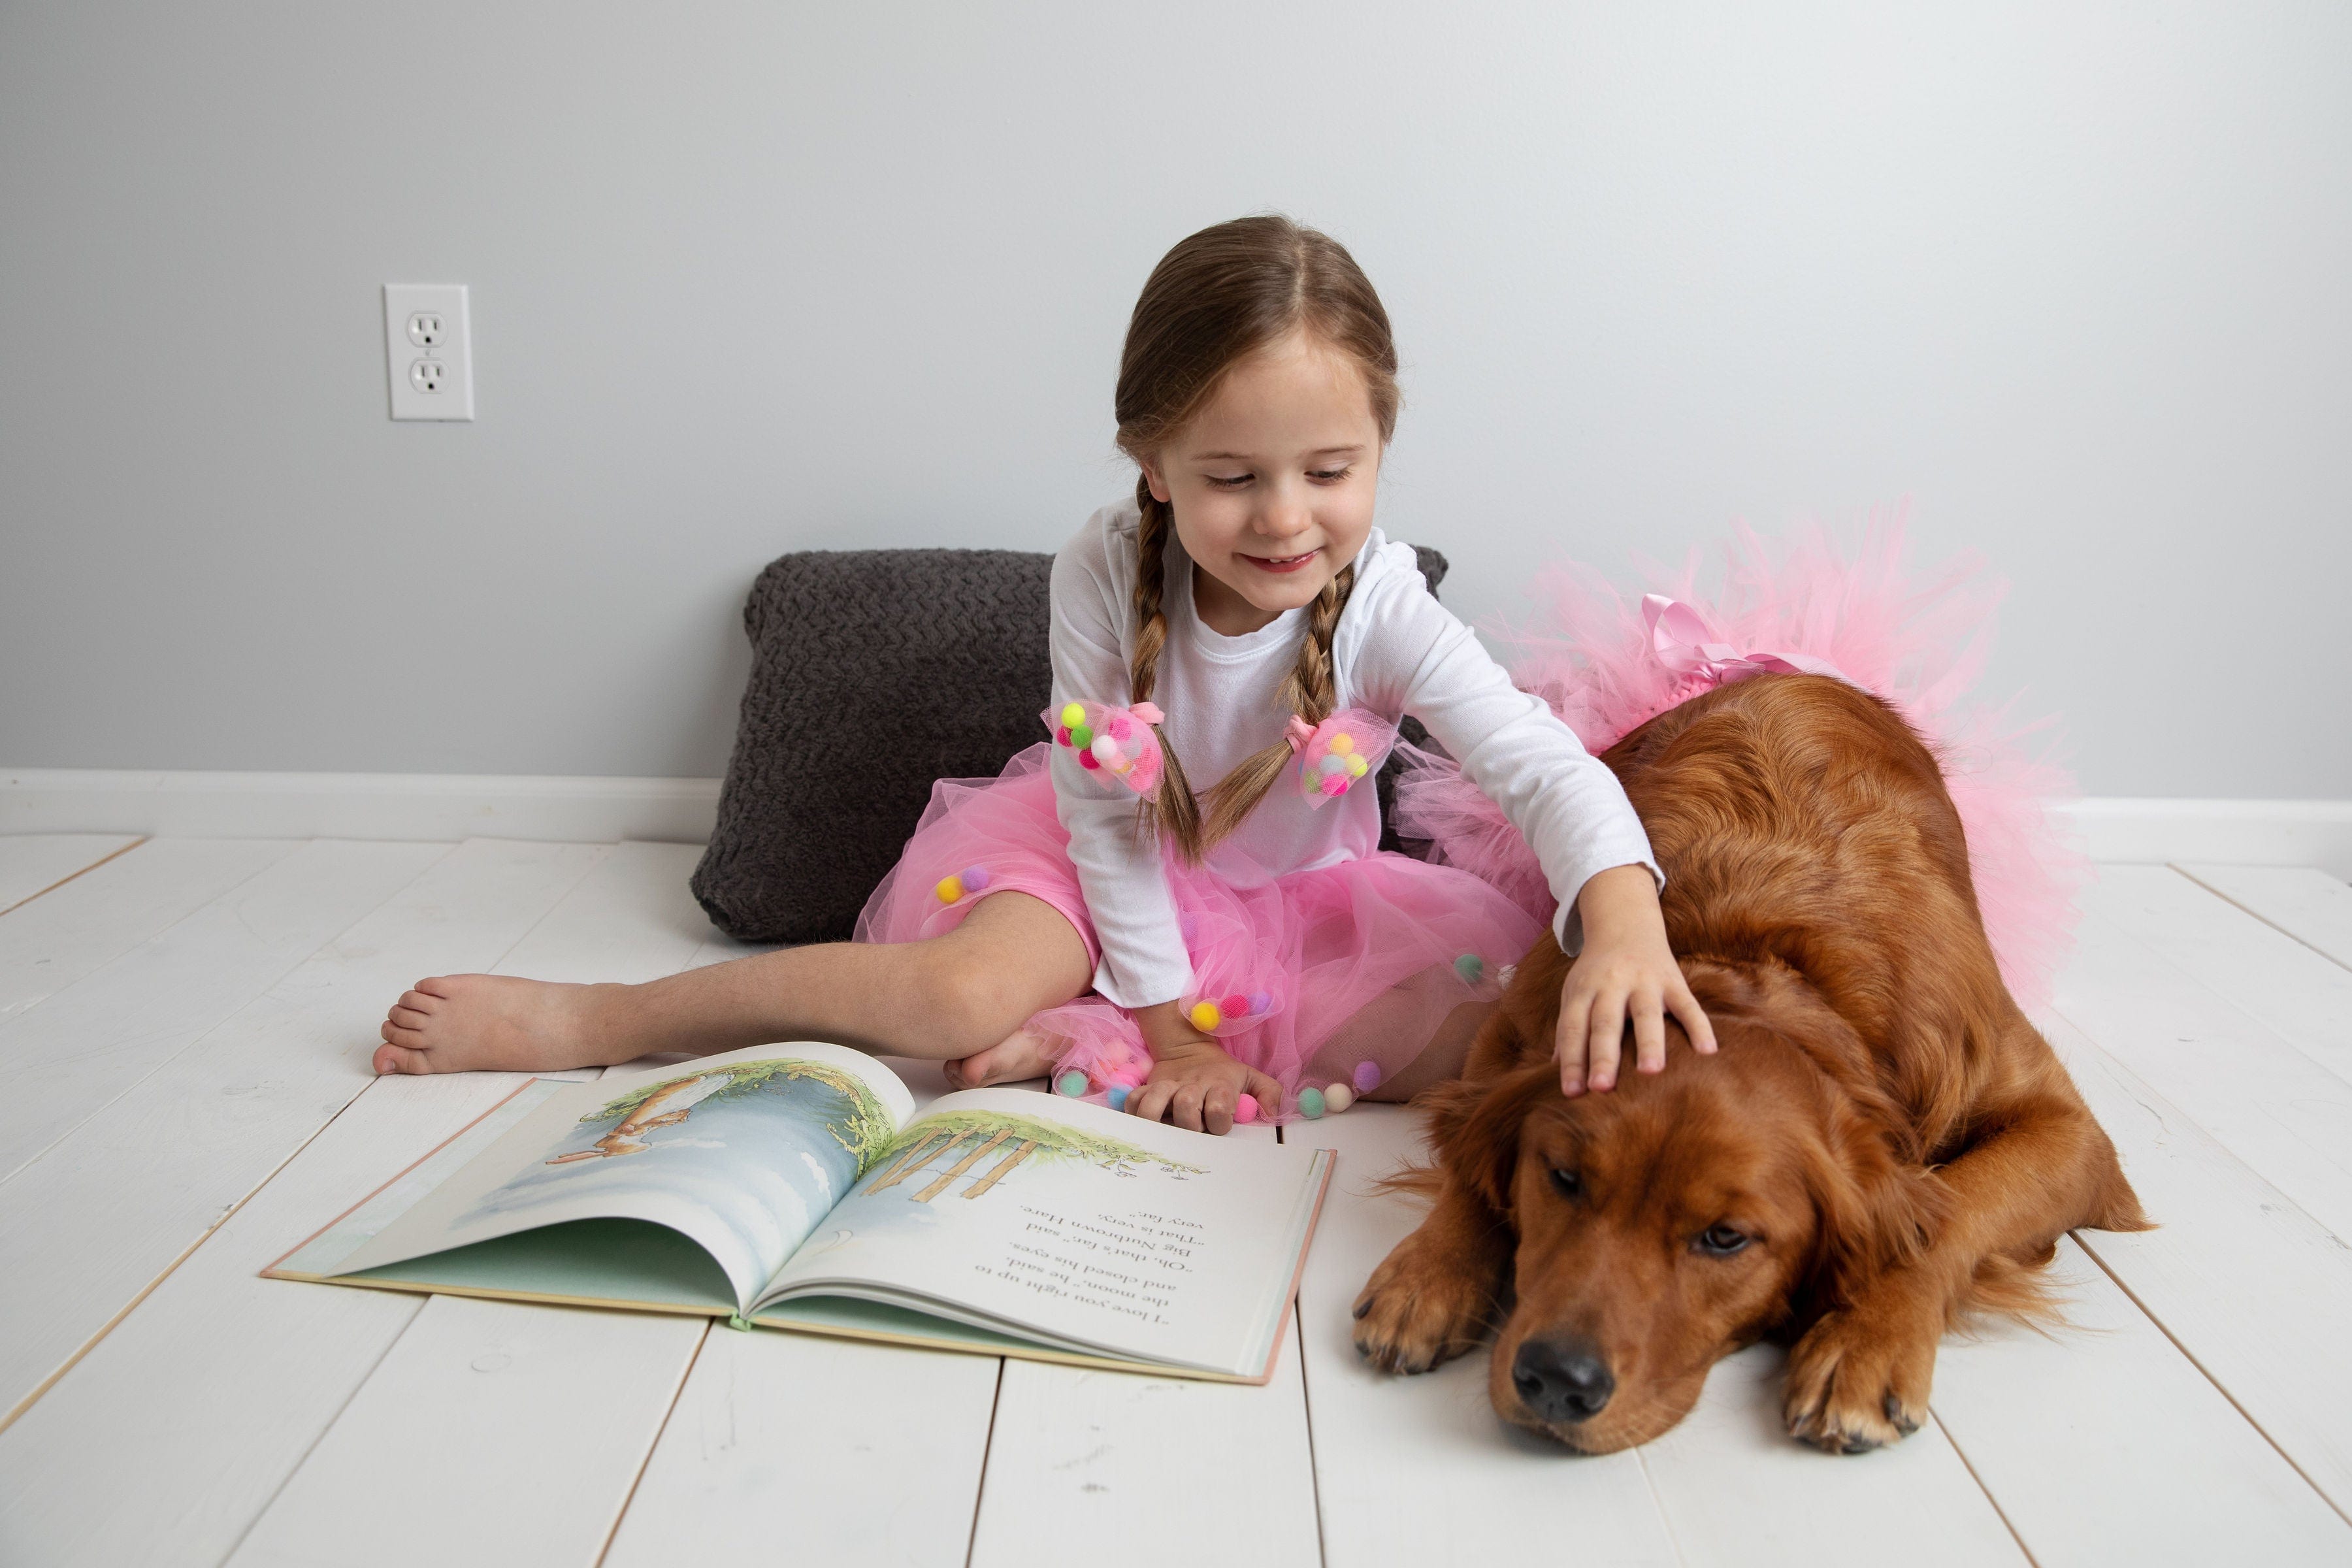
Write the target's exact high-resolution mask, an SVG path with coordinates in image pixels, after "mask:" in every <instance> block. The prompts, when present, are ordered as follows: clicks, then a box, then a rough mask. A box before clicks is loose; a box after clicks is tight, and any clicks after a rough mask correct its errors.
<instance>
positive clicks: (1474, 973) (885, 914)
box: [856, 742, 1544, 1121]
mask: <svg viewBox="0 0 2352 1568" xmlns="http://www.w3.org/2000/svg"><path fill="white" fill-rule="evenodd" d="M1048 754H1049V748H1048V747H1047V746H1046V745H1045V744H1044V743H1042V742H1041V743H1040V744H1038V745H1035V746H1032V747H1030V748H1029V749H1028V750H1027V751H1025V752H1022V753H1021V754H1020V755H1018V756H1016V757H1014V758H1013V760H1012V761H1011V762H1010V763H1006V764H1005V765H1004V771H1003V773H1001V774H999V775H998V776H997V777H995V778H992V779H942V780H940V782H939V783H938V784H934V785H932V786H931V803H930V805H929V808H928V809H927V810H925V812H924V813H923V818H922V821H921V823H920V824H919V825H918V826H917V827H916V829H915V834H914V837H912V838H910V839H908V842H907V847H906V849H905V851H904V852H903V853H902V854H901V855H900V856H899V858H898V865H897V866H896V867H895V868H892V870H891V872H890V874H889V875H888V876H887V877H885V878H884V879H882V883H881V885H880V886H879V887H877V888H876V889H874V894H873V896H872V897H871V898H870V899H868V900H866V908H865V910H864V912H862V913H861V914H860V915H859V916H858V918H857V930H856V940H857V941H859V942H914V941H917V940H919V939H921V938H924V937H932V936H939V935H940V934H942V933H944V932H947V931H952V930H954V929H955V928H956V927H957V926H958V925H959V924H961V922H962V921H963V919H964V917H965V916H967V915H969V914H970V913H971V910H972V909H973V907H974V906H976V905H977V904H978V903H979V902H980V900H982V899H983V898H987V897H990V896H992V895H993V894H996V893H1000V892H1008V891H1010V892H1023V893H1028V894H1030V895H1032V896H1033V897H1035V898H1039V899H1043V900H1045V902H1047V903H1049V904H1051V905H1053V906H1054V907H1055V909H1057V910H1060V911H1061V912H1062V913H1063V915H1064V916H1066V918H1067V919H1068V920H1069V922H1070V924H1071V925H1072V926H1073V927H1075V928H1076V931H1077V933H1078V935H1079V937H1080V938H1081V939H1082V940H1083V941H1084V942H1086V945H1087V959H1088V961H1089V962H1090V963H1094V962H1099V960H1100V958H1101V948H1100V946H1099V944H1098V943H1097V941H1096V939H1095V931H1094V925H1093V922H1092V921H1089V920H1088V919H1087V907H1086V901H1085V900H1084V899H1083V898H1082V897H1081V895H1080V893H1079V890H1078V877H1077V872H1076V868H1073V867H1072V866H1071V864H1070V857H1069V848H1068V846H1069V835H1068V834H1067V833H1066V832H1065V831H1064V830H1063V827H1062V824H1061V821H1060V819H1059V817H1058V816H1056V815H1055V808H1054V784H1053V780H1052V779H1051V777H1050V776H1049V775H1048V774H1047V773H1046V758H1047V755H1048ZM1163 865H1164V867H1165V869H1166V873H1167V877H1168V884H1169V888H1170V890H1171V892H1172V893H1173V895H1174V898H1175V903H1176V910H1177V919H1178V921H1179V922H1180V925H1181V930H1182V932H1183V937H1184V945H1185V948H1186V951H1187V952H1188V953H1189V954H1190V956H1191V959H1192V973H1193V988H1192V990H1190V991H1188V992H1187V993H1186V994H1184V996H1183V997H1182V998H1181V1002H1182V1005H1183V1008H1184V1011H1185V1013H1186V1015H1187V1016H1189V1017H1191V1018H1192V1019H1193V1021H1194V1023H1195V1024H1196V1025H1198V1026H1204V1027H1206V1028H1207V1029H1208V1030H1209V1032H1210V1033H1212V1034H1213V1035H1215V1036H1216V1037H1217V1040H1218V1044H1220V1045H1221V1046H1223V1047H1224V1049H1225V1050H1226V1051H1227V1052H1229V1053H1230V1054H1231V1055H1232V1056H1233V1057H1234V1059H1235V1060H1237V1061H1240V1062H1243V1063H1245V1064H1246V1065H1248V1066H1250V1067H1254V1068H1257V1069H1259V1070H1260V1071H1262V1072H1264V1073H1265V1074H1266V1075H1268V1076H1269V1077H1271V1078H1273V1079H1275V1080H1276V1081H1277V1082H1278V1083H1280V1084H1281V1085H1282V1090H1283V1098H1282V1105H1281V1108H1280V1114H1279V1118H1278V1119H1279V1120H1283V1121H1288V1120H1290V1119H1292V1118H1293V1117H1295V1116H1297V1115H1301V1114H1305V1115H1316V1114H1320V1113H1321V1110H1322V1109H1323V1108H1324V1107H1325V1106H1326V1105H1328V1103H1329V1099H1330V1096H1329V1090H1330V1088H1331V1086H1333V1085H1335V1084H1336V1085H1344V1086H1346V1088H1347V1089H1348V1091H1349V1093H1348V1094H1343V1095H1341V1096H1339V1097H1338V1098H1339V1103H1341V1104H1343V1105H1344V1104H1345V1103H1346V1101H1347V1100H1348V1099H1349V1096H1350V1095H1361V1094H1364V1093H1368V1092H1370V1090H1371V1089H1374V1088H1376V1087H1378V1086H1379V1084H1380V1083H1381V1081H1382V1080H1383V1079H1388V1078H1391V1077H1393V1076H1394V1075H1395V1074H1397V1073H1398V1072H1400V1071H1402V1069H1403V1068H1405V1067H1406V1066H1407V1065H1409V1064H1410V1063H1411V1062H1412V1060H1413V1059H1414V1058H1417V1057H1419V1056H1420V1055H1421V1053H1422V1051H1423V1048H1424V1047H1427V1045H1428V1044H1429V1042H1430V1039H1431V1037H1433V1036H1434V1035H1435V1034H1436V1033H1437V1031H1438V1028H1439V1026H1441V1025H1442V1024H1444V1021H1445V1019H1446V1017H1447V1016H1448V1015H1450V1014H1451V1013H1453V1012H1454V1009H1455V1008H1457V1007H1460V1006H1462V1005H1465V1003H1489V1004H1491V1003H1492V1002H1493V1001H1494V1000H1495V999H1496V997H1498V996H1500V995H1501V994H1502V987H1503V983H1504V980H1505V978H1506V976H1505V974H1504V973H1503V972H1504V970H1505V968H1506V966H1507V965H1510V964H1513V963H1517V961H1518V958H1519V956H1520V954H1522V953H1523V952H1526V951H1527V950H1528V948H1529V947H1530V946H1532V945H1533V944H1534V942H1535V940H1536V938H1537V937H1538V935H1539V934H1541V932H1542V931H1543V929H1544V928H1543V925H1542V923H1541V922H1540V921H1538V919H1537V917H1536V916H1534V915H1532V914H1530V913H1529V912H1528V910H1524V909H1522V908H1521V907H1520V906H1519V905H1518V904H1517V903H1515V902H1514V901H1512V900H1510V899H1508V898H1507V897H1505V896H1504V895H1503V894H1502V893H1501V892H1499V891H1497V890H1496V889H1495V888H1494V887H1492V886H1490V885H1489V884H1487V883H1486V882H1484V881H1482V880H1480V879H1478V878H1477V877H1475V876H1473V875H1472V874H1471V873H1469V872H1467V871H1465V870H1462V869H1460V868H1455V867H1450V866H1434V865H1429V864H1426V863H1424V862H1423V861H1420V860H1415V859H1413V858H1411V857H1409V856H1404V855H1393V854H1375V855H1372V856H1369V857H1367V858H1361V859H1355V860H1345V861H1341V862H1339V864H1337V865H1333V866H1324V867H1318V868H1315V869H1312V870H1306V871H1294V872H1290V873H1288V874H1286V875H1282V876H1275V877H1269V878H1267V879H1264V880H1260V881H1255V882H1254V883H1253V884H1252V885H1249V886H1237V885H1235V884H1234V883H1233V882H1232V881H1229V880H1228V879H1226V878H1224V877H1221V876H1219V875H1217V874H1215V873H1214V872H1212V871H1210V870H1208V869H1206V868H1199V867H1187V866H1184V865H1182V864H1181V863H1180V862H1178V861H1177V860H1176V859H1175V858H1173V857H1172V856H1171V858H1168V859H1167V860H1166V861H1164V862H1163ZM1029 1027H1030V1028H1031V1029H1032V1030H1033V1031H1034V1032H1037V1033H1039V1034H1042V1035H1044V1036H1045V1037H1047V1038H1048V1039H1050V1040H1052V1041H1053V1042H1054V1043H1055V1052H1056V1055H1055V1068H1054V1073H1055V1087H1056V1088H1057V1089H1061V1090H1062V1091H1063V1092H1065V1093H1070V1092H1077V1093H1081V1094H1083V1095H1085V1096H1086V1097H1087V1098H1090V1099H1095V1100H1111V1101H1112V1102H1117V1101H1118V1100H1124V1098H1125V1090H1126V1089H1130V1088H1133V1087H1134V1086H1135V1085H1138V1084H1140V1083H1141V1082H1142V1081H1143V1080H1144V1079H1145V1078H1146V1077H1147V1076H1148V1075H1149V1073H1150V1065H1151V1058H1150V1054H1149V1053H1148V1052H1147V1051H1146V1049H1145V1047H1144V1044H1143V1038H1142V1036H1141V1035H1140V1033H1139V1032H1138V1030H1137V1029H1136V1026H1135V1023H1134V1020H1133V1019H1132V1018H1130V1017H1129V1016H1128V1014H1127V1012H1126V1010H1125V1009H1124V1008H1121V1007H1118V1006H1116V1005H1113V1004H1112V1003H1110V1002H1108V1001H1107V1000H1105V999H1104V998H1103V997H1101V996H1098V995H1096V994H1092V993H1091V992H1090V993H1088V994H1086V995H1083V996H1080V997H1077V998H1076V1000H1074V1001H1071V1002H1067V1003H1065V1004H1063V1005H1060V1006H1058V1007H1049V1008H1047V1009H1045V1011H1044V1012H1041V1013H1039V1014H1037V1015H1036V1016H1034V1017H1033V1018H1032V1019H1030V1021H1029ZM1074 1075H1083V1079H1084V1081H1083V1083H1081V1082H1080V1081H1079V1079H1078V1077H1076V1076H1074ZM1309 1089H1312V1090H1314V1091H1315V1092H1314V1093H1312V1094H1305V1093H1304V1092H1303V1091H1306V1090H1309Z"/></svg>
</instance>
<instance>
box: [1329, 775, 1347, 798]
mask: <svg viewBox="0 0 2352 1568" xmlns="http://www.w3.org/2000/svg"><path fill="white" fill-rule="evenodd" d="M1323 793H1324V794H1325V795H1345V794H1347V793H1348V781H1347V779H1346V778H1345V777H1344V776H1343V775H1341V774H1339V773H1329V774H1326V775H1325V777H1324V780H1323Z"/></svg>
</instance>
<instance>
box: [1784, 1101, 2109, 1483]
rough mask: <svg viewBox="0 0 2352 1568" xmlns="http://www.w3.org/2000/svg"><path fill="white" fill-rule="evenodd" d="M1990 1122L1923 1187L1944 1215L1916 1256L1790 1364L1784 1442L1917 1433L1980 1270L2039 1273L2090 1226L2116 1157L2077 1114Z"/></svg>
mask: <svg viewBox="0 0 2352 1568" xmlns="http://www.w3.org/2000/svg"><path fill="white" fill-rule="evenodd" d="M1998 1121H1999V1124H2000V1131H1998V1132H1996V1133H1994V1134H1993V1135H1991V1136H1990V1137H1988V1138H1986V1139H1984V1140H1983V1141H1982V1142H1978V1143H1976V1144H1975V1145H1973V1146H1971V1147H1970V1148H1969V1150H1967V1152H1964V1153H1962V1154H1961V1155H1960V1156H1959V1157H1958V1158H1957V1159H1955V1160H1953V1161H1952V1162H1951V1163H1949V1164H1948V1165H1945V1166H1943V1167H1942V1168H1941V1169H1939V1170H1937V1172H1936V1173H1934V1175H1933V1176H1932V1177H1929V1178H1927V1179H1930V1180H1933V1181H1936V1182H1937V1183H1939V1184H1941V1185H1942V1186H1943V1187H1944V1189H1945V1191H1946V1193H1947V1194H1948V1207H1947V1210H1946V1214H1945V1217H1944V1222H1943V1225H1942V1226H1941V1227H1940V1228H1939V1230H1938V1232H1937V1236H1936V1237H1935V1239H1934V1241H1933V1242H1932V1243H1931V1244H1930V1245H1929V1246H1928V1247H1927V1249H1926V1251H1924V1252H1923V1253H1921V1254H1920V1255H1919V1256H1917V1257H1916V1258H1913V1259H1911V1260H1910V1261H1909V1262H1907V1263H1904V1264H1900V1265H1897V1266H1895V1267H1893V1268H1886V1269H1885V1270H1883V1271H1879V1272H1872V1273H1867V1274H1865V1275H1864V1276H1862V1277H1861V1278H1860V1279H1857V1280H1855V1281H1854V1282H1853V1285H1852V1286H1851V1288H1850V1289H1847V1290H1846V1292H1845V1300H1843V1302H1842V1303H1841V1304H1840V1305H1838V1306H1836V1307H1834V1308H1832V1310H1830V1311H1828V1312H1826V1313H1824V1314H1823V1315H1822V1318H1821V1319H1820V1320H1819V1321H1817V1322H1815V1323H1814V1324H1813V1326H1812V1327H1811V1329H1810V1330H1808V1331H1806V1333H1805V1334H1804V1336H1803V1337H1802V1338H1801V1339H1800V1340H1799V1341H1798V1342H1797V1343H1796V1345H1795V1347H1794V1348H1793V1349H1792V1350H1790V1352H1789V1383H1788V1392H1787V1395H1786V1400H1785V1414H1786V1415H1787V1417H1788V1423H1789V1431H1790V1435H1791V1436H1797V1437H1801V1438H1803V1439H1804V1440H1805V1441H1807V1442H1809V1443H1811V1444H1812V1445H1813V1446H1814V1447H1819V1448H1822V1449H1826V1450H1827V1451H1828V1452H1830V1453H1832V1454H1838V1453H1845V1454H1856V1453H1864V1452H1867V1451H1868V1450H1870V1449H1872V1448H1876V1447H1881V1446H1882V1445H1884V1444H1887V1443H1892V1442H1895V1441H1897V1440H1898V1439H1900V1438H1903V1437H1906V1436H1909V1435H1910V1434H1911V1433H1912V1432H1914V1431H1916V1430H1917V1429H1918V1426H1919V1424H1920V1423H1921V1422H1923V1421H1925V1420H1926V1419H1927V1395H1928V1391H1929V1388H1930V1386H1931V1384H1933V1382H1934V1378H1935V1370H1936V1347H1937V1342H1939V1341H1940V1340H1941V1339H1942V1338H1943V1336H1944V1331H1945V1330H1946V1329H1948V1328H1949V1327H1950V1326H1951V1324H1952V1322H1953V1321H1954V1320H1955V1319H1957V1318H1958V1316H1959V1315H1960V1313H1961V1311H1962V1310H1964V1308H1965V1307H1966V1306H1967V1304H1968V1300H1969V1292H1970V1290H1971V1289H1972V1287H1973V1286H1974V1285H1975V1282H1976V1280H1977V1279H1978V1277H1979V1270H1981V1269H1984V1268H1987V1267H1988V1266H1991V1267H1995V1268H1998V1267H1999V1266H2000V1264H1999V1261H1997V1260H2006V1261H2007V1262H2009V1263H2011V1264H2024V1263H2035V1264H2038V1263H2042V1262H2045V1261H2047V1260H2048V1258H2049V1256H2050V1248H2051V1247H2052V1246H2053V1244H2054V1243H2055V1241H2056V1240H2057V1238H2058V1237H2060V1236H2062V1235H2063V1234H2064V1233H2065V1232H2066V1230H2067V1229H2068V1228H2069V1227H2071V1226H2075V1225H2080V1224H2088V1223H2092V1221H2093V1220H2094V1219H2095V1217H2096V1215H2098V1213H2099V1211H2098V1210H2097V1209H2096V1208H2095V1207H2093V1206H2092V1205H2093V1204H2094V1202H2095V1199H2096V1195H2097V1194H2099V1193H2100V1191H2101V1190H2102V1189H2101V1183H2102V1182H2103V1181H2104V1180H2105V1178H2106V1174H2107V1173H2111V1172H2112V1171H2113V1169H2114V1159H2115V1156H2114V1154H2113V1152H2112V1151H2111V1148H2110V1146H2109V1145H2108V1144H2107V1142H2106V1138H2105V1134H2104V1133H2103V1132H2101V1131H2099V1128H2098V1124H2097V1123H2096V1122H2095V1121H2092V1120H2091V1117H2090V1113H2089V1112H2088V1111H2086V1110H2084V1109H2083V1107H2082V1106H2081V1105H2080V1103H2079V1102H2075V1103H2069V1102H2067V1101H2066V1100H2062V1099H2060V1098H2058V1097H2055V1096H2042V1097H2036V1098H2034V1099H2032V1100H2027V1101H2025V1102H2024V1103H2021V1104H2020V1105H2017V1106H2013V1107H2011V1108H2010V1109H2009V1110H2007V1112H2006V1113H2005V1114H2003V1115H2002V1116H2001V1117H2000V1118H1999V1119H1998ZM2116 1180H2120V1178H2119V1177H2117V1178H2116Z"/></svg>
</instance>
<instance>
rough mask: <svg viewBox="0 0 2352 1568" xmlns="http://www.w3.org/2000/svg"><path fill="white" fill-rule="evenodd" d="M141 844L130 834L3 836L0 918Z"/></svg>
mask: <svg viewBox="0 0 2352 1568" xmlns="http://www.w3.org/2000/svg"><path fill="white" fill-rule="evenodd" d="M138 842H139V838H138V836H137V835H136V834H127V833H12V834H7V835H0V915H5V914H6V913H7V912H8V911H9V910H13V909H15V908H16V906H17V905H19V904H22V903H24V902H26V900H32V899H37V898H39V897H40V896H41V895H42V894H43V893H46V892H47V891H48V890H49V889H52V888H54V887H56V886H57V885H58V883H59V882H62V881H64V880H66V879H68V878H69V877H73V876H77V875H79V874H80V873H81V872H83V871H87V870H89V868H91V867H92V866H95V865H97V864H98V863H99V862H100V861H101V860H103V859H105V858H107V857H108V856H110V855H119V854H121V852H122V851H123V850H125V849H127V848H129V847H131V845H133V844H136V843H138Z"/></svg>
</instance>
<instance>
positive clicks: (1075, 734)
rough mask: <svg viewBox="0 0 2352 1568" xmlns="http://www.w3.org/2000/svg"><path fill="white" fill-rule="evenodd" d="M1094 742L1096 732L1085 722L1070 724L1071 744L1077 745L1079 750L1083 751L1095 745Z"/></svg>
mask: <svg viewBox="0 0 2352 1568" xmlns="http://www.w3.org/2000/svg"><path fill="white" fill-rule="evenodd" d="M1094 743H1095V732H1094V731H1093V730H1092V729H1091V728H1089V727H1088V726H1087V725H1084V724H1073V725H1071V726H1070V744H1071V745H1073V746H1076V748H1077V749H1078V750H1079V751H1081V752H1083V751H1086V750H1087V749H1088V748H1090V747H1091V746H1093V744H1094Z"/></svg>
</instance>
